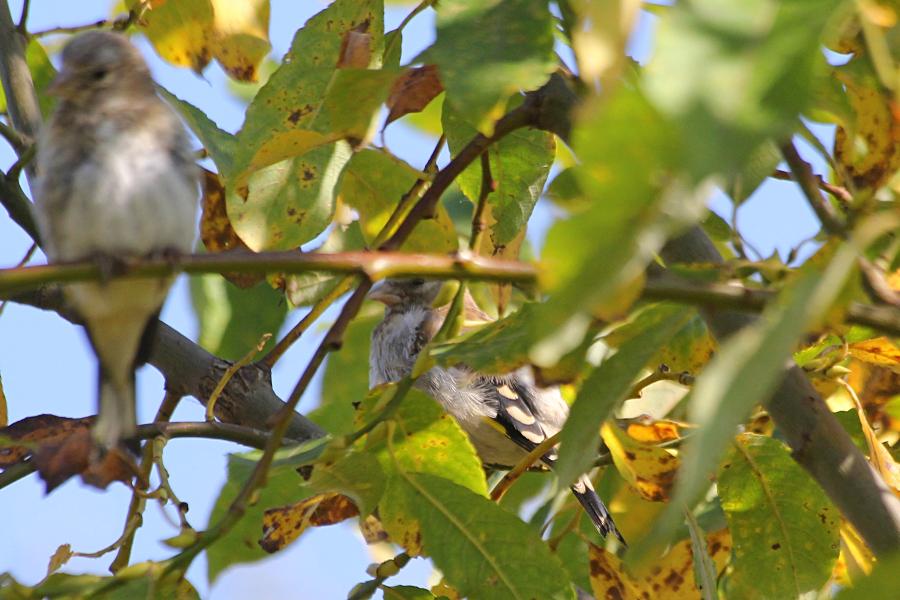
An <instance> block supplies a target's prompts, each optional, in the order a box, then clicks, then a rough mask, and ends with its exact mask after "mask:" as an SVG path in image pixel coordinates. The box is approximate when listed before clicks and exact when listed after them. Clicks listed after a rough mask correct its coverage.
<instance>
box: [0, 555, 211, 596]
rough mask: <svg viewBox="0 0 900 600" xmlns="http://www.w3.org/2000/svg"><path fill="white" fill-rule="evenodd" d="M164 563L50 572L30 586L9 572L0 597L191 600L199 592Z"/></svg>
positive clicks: (1, 577) (0, 582) (2, 581)
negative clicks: (103, 572)
mask: <svg viewBox="0 0 900 600" xmlns="http://www.w3.org/2000/svg"><path fill="white" fill-rule="evenodd" d="M165 566H166V565H165V564H163V563H156V562H149V561H148V562H142V563H135V564H133V565H129V566H127V567H125V568H124V569H122V570H121V571H119V572H118V573H116V574H115V575H113V576H111V577H110V576H107V577H102V576H99V575H73V574H69V573H53V574H52V575H50V576H48V577H47V578H46V579H44V580H43V581H41V582H40V583H38V584H37V585H35V586H33V587H28V586H24V585H22V584H20V583H18V582H17V581H15V580H14V579H12V577H9V576H8V575H5V574H3V575H0V598H3V599H4V600H28V599H35V600H37V599H38V598H57V599H60V600H76V599H80V598H104V599H112V600H142V599H143V600H152V599H153V598H172V600H194V599H199V598H200V595H199V594H198V593H197V590H196V589H194V586H193V585H191V583H190V582H189V581H188V580H187V579H185V578H184V577H183V576H182V575H181V574H179V573H169V574H165V572H164V571H165Z"/></svg>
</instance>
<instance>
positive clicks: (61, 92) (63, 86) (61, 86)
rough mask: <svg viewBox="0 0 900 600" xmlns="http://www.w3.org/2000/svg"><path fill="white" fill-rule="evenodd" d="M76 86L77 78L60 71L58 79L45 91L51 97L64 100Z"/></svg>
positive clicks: (57, 75)
mask: <svg viewBox="0 0 900 600" xmlns="http://www.w3.org/2000/svg"><path fill="white" fill-rule="evenodd" d="M75 85H76V82H75V78H74V77H73V76H72V74H71V73H69V72H67V71H60V72H59V73H57V74H56V77H54V78H53V80H52V81H51V82H50V83H49V84H48V85H47V89H46V90H45V91H46V93H48V94H49V95H51V96H56V97H57V98H62V97H64V96H67V95H68V94H69V92H70V91H71V90H72V88H73V87H74V86H75Z"/></svg>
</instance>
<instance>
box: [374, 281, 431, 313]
mask: <svg viewBox="0 0 900 600" xmlns="http://www.w3.org/2000/svg"><path fill="white" fill-rule="evenodd" d="M442 285H443V282H442V281H439V280H435V279H424V278H422V277H410V278H397V279H385V280H382V281H379V282H378V283H376V284H375V285H374V286H373V287H372V289H371V290H370V291H369V294H368V298H369V299H370V300H376V301H378V302H381V303H382V304H384V305H386V306H387V307H388V308H390V309H393V308H399V307H402V306H417V305H418V306H421V305H424V306H430V305H431V304H432V303H433V302H434V301H435V299H436V298H437V297H438V293H439V292H440V291H441V286H442Z"/></svg>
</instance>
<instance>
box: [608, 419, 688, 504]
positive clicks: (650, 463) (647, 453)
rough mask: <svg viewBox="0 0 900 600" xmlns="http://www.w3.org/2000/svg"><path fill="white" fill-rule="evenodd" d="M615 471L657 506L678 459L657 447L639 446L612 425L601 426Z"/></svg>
mask: <svg viewBox="0 0 900 600" xmlns="http://www.w3.org/2000/svg"><path fill="white" fill-rule="evenodd" d="M600 435H601V437H602V438H603V441H604V442H606V445H607V447H608V448H609V452H610V454H611V455H612V459H613V462H614V463H615V465H616V469H617V470H618V471H619V473H620V474H621V475H622V477H623V478H624V479H625V481H627V482H628V483H629V484H631V486H632V487H633V488H634V489H635V490H637V492H638V493H639V494H640V495H641V496H642V497H644V498H646V499H647V500H650V501H653V502H661V501H665V500H668V499H669V493H670V492H671V490H672V485H673V484H674V482H675V473H676V472H677V471H678V464H679V460H678V457H677V456H675V455H673V454H671V453H670V452H669V451H668V450H666V449H664V448H660V447H658V446H652V445H649V444H642V443H640V442H638V441H637V440H635V439H633V438H631V437H629V436H628V434H627V433H625V432H624V431H622V430H621V429H619V427H617V426H616V425H612V424H610V423H604V424H603V427H602V428H601V430H600Z"/></svg>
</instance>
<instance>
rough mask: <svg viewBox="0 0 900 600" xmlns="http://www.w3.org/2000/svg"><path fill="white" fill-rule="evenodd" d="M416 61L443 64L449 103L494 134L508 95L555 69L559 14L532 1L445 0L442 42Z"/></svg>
mask: <svg viewBox="0 0 900 600" xmlns="http://www.w3.org/2000/svg"><path fill="white" fill-rule="evenodd" d="M416 60H417V61H425V62H433V63H435V64H437V65H438V68H439V69H440V73H441V81H442V82H443V84H444V88H445V89H446V90H447V101H448V102H449V103H450V104H452V105H453V106H454V108H456V109H457V110H459V111H460V112H461V113H462V114H465V115H466V116H467V117H468V119H469V120H470V121H471V122H472V123H473V124H475V125H476V126H477V128H478V130H479V131H481V132H482V133H484V134H486V135H490V134H491V133H492V132H493V122H494V121H495V120H496V119H497V118H499V117H500V116H502V114H503V111H504V109H505V106H506V101H507V99H508V98H509V97H510V96H512V95H513V94H515V93H516V92H518V91H520V90H531V89H536V88H538V87H540V86H541V85H542V84H543V83H544V82H545V81H546V80H547V77H548V76H549V75H550V73H551V72H552V71H553V69H554V68H555V66H556V60H555V57H554V55H553V17H552V16H551V14H550V11H549V10H548V7H547V4H546V3H544V2H533V1H532V0H502V1H501V0H442V1H441V2H440V3H439V4H438V5H437V40H436V41H435V43H434V45H433V46H432V47H431V48H429V49H428V50H426V51H425V53H424V55H423V56H420V57H419V58H417V59H416Z"/></svg>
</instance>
